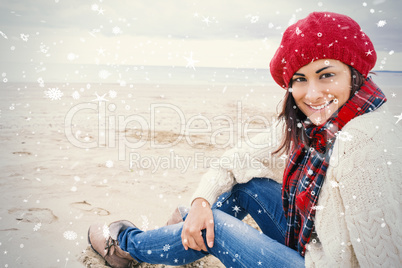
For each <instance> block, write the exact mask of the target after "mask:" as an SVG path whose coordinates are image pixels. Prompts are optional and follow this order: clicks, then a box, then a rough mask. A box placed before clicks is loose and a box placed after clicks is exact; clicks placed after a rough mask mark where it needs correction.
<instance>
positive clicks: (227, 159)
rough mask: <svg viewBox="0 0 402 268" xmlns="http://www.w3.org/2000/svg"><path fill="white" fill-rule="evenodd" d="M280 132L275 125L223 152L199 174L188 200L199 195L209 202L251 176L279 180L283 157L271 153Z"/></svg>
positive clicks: (211, 202)
mask: <svg viewBox="0 0 402 268" xmlns="http://www.w3.org/2000/svg"><path fill="white" fill-rule="evenodd" d="M281 131H282V125H280V124H274V125H272V127H271V128H268V129H266V130H265V131H264V132H262V133H260V134H258V135H256V136H255V137H253V138H252V139H250V140H246V141H242V142H241V145H240V144H238V145H236V147H234V148H232V149H230V150H228V151H226V152H225V153H224V154H223V155H222V156H221V157H220V158H219V159H217V160H218V161H215V162H214V163H213V164H211V165H210V167H209V169H208V171H207V173H205V174H204V175H203V176H202V178H201V181H200V183H199V185H198V188H197V189H196V191H195V192H194V194H193V196H192V199H191V201H193V200H194V199H196V198H198V197H202V198H205V199H206V200H207V201H208V202H209V204H210V205H212V204H213V203H214V202H215V201H216V200H217V198H218V196H219V195H220V194H222V193H224V192H226V191H229V190H230V189H231V188H232V187H233V186H234V185H235V184H236V183H246V182H248V181H249V180H251V179H252V178H254V177H269V178H272V179H275V180H280V178H281V176H282V174H283V170H284V165H285V159H284V157H279V156H278V157H277V156H276V155H275V156H273V155H272V152H273V151H274V150H275V149H276V148H277V147H278V141H279V140H280V132H281Z"/></svg>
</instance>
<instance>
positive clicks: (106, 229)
mask: <svg viewBox="0 0 402 268" xmlns="http://www.w3.org/2000/svg"><path fill="white" fill-rule="evenodd" d="M102 233H103V237H104V238H106V239H108V238H109V237H110V230H109V226H107V225H106V224H104V225H103V228H102Z"/></svg>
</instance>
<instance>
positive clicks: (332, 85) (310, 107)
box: [292, 59, 351, 125]
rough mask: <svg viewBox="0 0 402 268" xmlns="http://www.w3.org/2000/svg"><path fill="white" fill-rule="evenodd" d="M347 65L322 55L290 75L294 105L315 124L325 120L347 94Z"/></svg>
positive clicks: (348, 87) (348, 92) (349, 79)
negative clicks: (319, 58)
mask: <svg viewBox="0 0 402 268" xmlns="http://www.w3.org/2000/svg"><path fill="white" fill-rule="evenodd" d="M350 91H351V74H350V69H349V66H347V65H346V64H344V63H342V62H340V61H338V60H332V59H321V60H317V61H314V62H311V63H309V64H307V65H305V66H303V67H301V68H300V69H299V70H298V71H297V72H295V74H294V75H293V77H292V95H293V98H294V100H295V102H296V105H297V107H298V108H299V109H300V110H301V111H302V112H303V113H304V114H305V115H306V116H307V117H308V118H309V119H310V120H311V122H313V123H314V124H315V125H321V124H323V123H325V122H326V121H327V120H328V118H330V117H331V115H332V114H333V113H334V112H336V111H337V110H338V108H339V107H341V106H342V105H343V104H344V103H345V102H346V101H347V100H348V99H349V96H350Z"/></svg>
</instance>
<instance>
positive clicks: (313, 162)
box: [282, 78, 386, 256]
mask: <svg viewBox="0 0 402 268" xmlns="http://www.w3.org/2000/svg"><path fill="white" fill-rule="evenodd" d="M385 101H386V98H385V95H384V94H383V93H382V91H381V90H380V89H379V88H378V86H377V85H376V84H374V82H373V81H372V80H371V78H367V79H366V81H365V82H364V84H363V86H362V87H361V88H360V89H359V90H358V91H356V93H355V94H354V95H353V96H351V97H350V98H349V100H348V101H347V102H346V103H345V104H344V105H343V106H342V107H340V108H339V109H338V111H337V112H335V113H334V114H333V115H332V116H331V117H330V118H329V119H328V121H326V123H325V124H323V125H320V126H315V125H313V124H311V123H310V124H308V125H304V128H305V131H306V134H307V136H308V137H309V139H310V144H309V146H305V145H304V144H298V145H297V146H295V148H294V149H293V151H292V154H291V155H290V157H289V159H288V162H287V167H286V169H285V172H284V176H283V187H282V202H283V209H284V212H285V216H286V220H287V229H286V238H285V243H286V245H287V246H289V247H291V248H294V249H296V250H297V251H298V252H299V253H300V255H302V256H304V254H305V250H306V244H307V243H308V242H309V241H310V238H311V235H312V233H314V232H315V231H314V216H315V211H316V209H318V208H317V206H316V205H317V201H318V196H319V194H320V190H321V186H322V185H323V183H324V179H325V174H326V172H327V169H328V166H329V163H330V157H331V154H332V147H333V144H334V143H335V139H336V137H337V135H339V134H340V131H341V129H342V128H343V126H345V125H346V124H347V123H348V122H349V121H350V120H352V119H353V118H355V117H357V116H359V115H362V114H365V113H369V112H372V111H374V110H376V109H377V108H378V107H380V106H381V105H382V104H383V103H384V102H385Z"/></svg>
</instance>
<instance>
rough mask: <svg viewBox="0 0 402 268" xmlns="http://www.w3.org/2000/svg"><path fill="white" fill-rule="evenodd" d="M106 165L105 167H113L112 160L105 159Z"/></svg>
mask: <svg viewBox="0 0 402 268" xmlns="http://www.w3.org/2000/svg"><path fill="white" fill-rule="evenodd" d="M106 167H107V168H111V167H113V161H112V160H107V161H106Z"/></svg>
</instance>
